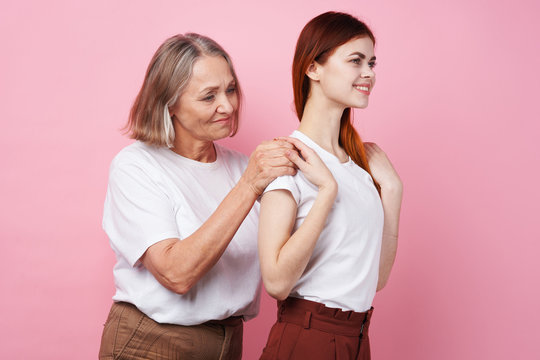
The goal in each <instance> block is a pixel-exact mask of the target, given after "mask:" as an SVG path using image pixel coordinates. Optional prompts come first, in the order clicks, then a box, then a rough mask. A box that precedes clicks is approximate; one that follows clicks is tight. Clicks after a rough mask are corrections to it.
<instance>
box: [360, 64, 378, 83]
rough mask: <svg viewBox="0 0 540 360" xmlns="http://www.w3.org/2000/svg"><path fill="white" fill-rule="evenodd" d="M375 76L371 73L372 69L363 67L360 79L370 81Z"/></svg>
mask: <svg viewBox="0 0 540 360" xmlns="http://www.w3.org/2000/svg"><path fill="white" fill-rule="evenodd" d="M374 76H375V71H373V68H371V67H370V66H369V65H367V64H366V65H365V66H364V67H363V68H362V77H363V78H365V79H371V78H373V77H374Z"/></svg>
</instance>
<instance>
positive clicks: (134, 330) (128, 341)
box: [115, 315, 144, 359]
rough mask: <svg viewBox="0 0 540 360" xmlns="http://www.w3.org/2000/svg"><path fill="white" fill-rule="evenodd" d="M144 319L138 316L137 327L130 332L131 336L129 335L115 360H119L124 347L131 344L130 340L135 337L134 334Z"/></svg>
mask: <svg viewBox="0 0 540 360" xmlns="http://www.w3.org/2000/svg"><path fill="white" fill-rule="evenodd" d="M143 319H144V315H141V316H139V321H137V325H136V326H135V328H134V329H133V331H132V332H131V335H129V337H128V339H127V341H126V343H125V344H124V346H123V347H122V350H120V352H119V353H118V356H115V358H116V359H119V358H120V356H122V354H123V353H124V351H125V350H126V347H127V346H128V344H129V343H130V342H131V340H132V339H133V337H134V336H135V333H136V332H137V331H138V330H139V328H140V327H141V323H142V321H143Z"/></svg>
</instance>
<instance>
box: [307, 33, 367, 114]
mask: <svg viewBox="0 0 540 360" xmlns="http://www.w3.org/2000/svg"><path fill="white" fill-rule="evenodd" d="M314 66H315V67H316V73H317V74H316V80H318V82H319V84H320V88H321V90H322V92H323V93H324V95H325V96H326V97H327V98H328V99H329V100H331V101H332V102H335V103H336V104H339V105H342V106H343V107H353V108H361V109H363V108H365V107H367V106H368V103H369V95H370V93H371V91H372V89H373V86H374V85H375V72H374V71H373V67H374V66H375V55H374V48H373V41H372V40H371V39H370V38H369V37H368V36H363V37H360V38H356V39H353V40H350V41H348V42H346V43H345V44H343V45H341V46H339V47H337V48H336V49H335V51H334V53H333V54H332V55H330V56H329V57H328V59H327V60H326V62H324V64H322V65H321V64H318V63H315V64H314ZM308 75H309V74H308ZM310 77H312V76H310ZM312 79H313V77H312Z"/></svg>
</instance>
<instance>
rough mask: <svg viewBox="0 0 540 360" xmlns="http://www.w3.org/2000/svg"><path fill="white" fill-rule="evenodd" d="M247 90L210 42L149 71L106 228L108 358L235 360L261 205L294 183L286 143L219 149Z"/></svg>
mask: <svg viewBox="0 0 540 360" xmlns="http://www.w3.org/2000/svg"><path fill="white" fill-rule="evenodd" d="M240 99H241V94H240V87H239V83H238V79H237V77H236V74H235V71H234V68H233V66H232V63H231V60H230V58H229V56H228V54H227V53H226V52H225V51H224V50H223V49H222V48H221V47H220V46H219V45H218V44H217V43H215V42H214V41H213V40H211V39H209V38H207V37H204V36H201V35H197V34H186V35H177V36H174V37H172V38H170V39H168V40H166V41H165V42H164V43H163V44H162V45H161V46H160V47H159V49H158V50H157V52H156V53H155V55H154V57H153V58H152V60H151V62H150V65H149V67H148V70H147V73H146V77H145V79H144V83H143V85H142V88H141V90H140V92H139V94H138V96H137V98H136V100H135V103H134V105H133V107H132V109H131V113H130V118H129V123H128V125H127V128H128V131H129V133H130V135H131V137H132V138H134V139H136V140H137V141H136V142H135V143H133V144H132V145H129V146H127V147H126V148H124V149H123V150H122V151H120V153H119V154H118V155H117V156H116V157H115V158H114V160H113V162H112V164H111V168H110V177H109V186H108V190H107V197H106V200H105V209H104V215H103V227H104V229H105V231H106V233H107V234H108V236H109V238H110V244H111V247H112V248H113V250H114V252H115V253H116V257H117V263H116V265H115V267H114V280H115V285H116V294H115V295H114V297H113V300H114V303H113V305H112V308H111V311H110V314H109V317H108V319H107V322H106V324H105V328H104V331H103V336H102V342H101V349H100V353H99V356H100V358H101V359H113V358H114V359H128V358H129V359H172V358H181V359H184V358H189V359H191V358H196V359H239V358H240V357H241V354H242V329H243V323H242V320H244V319H249V318H252V317H254V316H255V315H256V314H257V311H258V299H259V293H260V290H259V289H260V286H259V285H260V271H259V264H258V261H257V241H256V239H257V226H258V225H257V224H258V213H257V208H253V205H254V203H255V201H256V199H257V198H258V197H259V196H260V195H261V193H262V191H263V190H264V188H265V187H266V185H268V184H269V183H270V182H271V181H272V180H273V179H274V178H276V177H278V176H282V175H292V174H294V173H295V172H296V170H295V167H294V165H293V163H292V162H291V161H290V160H289V159H288V157H287V156H290V155H291V154H292V153H291V151H292V152H293V153H294V150H292V149H293V146H292V145H291V144H290V143H288V142H287V141H285V140H278V141H271V142H264V143H262V144H261V145H259V146H258V147H257V149H256V150H255V151H254V153H253V154H252V155H251V157H250V158H249V160H248V159H247V157H246V156H244V155H242V154H240V153H237V152H235V151H232V150H230V149H227V148H225V147H222V146H220V145H218V144H216V143H215V141H216V140H218V139H222V138H225V137H227V136H232V135H234V134H235V133H236V131H237V127H238V109H239V107H240Z"/></svg>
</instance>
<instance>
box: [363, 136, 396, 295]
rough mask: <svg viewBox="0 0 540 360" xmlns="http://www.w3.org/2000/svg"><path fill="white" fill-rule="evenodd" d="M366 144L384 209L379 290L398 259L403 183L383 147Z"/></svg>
mask: <svg viewBox="0 0 540 360" xmlns="http://www.w3.org/2000/svg"><path fill="white" fill-rule="evenodd" d="M365 146H366V155H367V157H368V160H369V166H370V168H371V172H372V173H373V177H374V178H375V180H377V182H378V183H379V185H380V186H381V199H382V205H383V210H384V227H383V235H382V247H381V259H380V264H379V281H378V283H377V291H379V290H382V289H383V288H384V287H385V286H386V283H387V282H388V278H389V277H390V272H391V270H392V267H393V265H394V260H395V259H396V252H397V244H398V234H399V214H400V211H401V199H402V196H403V184H402V182H401V179H400V178H399V175H398V174H397V172H396V171H395V169H394V167H393V166H392V163H391V162H390V160H389V159H388V157H387V156H386V154H385V153H384V152H383V151H382V150H381V148H379V147H378V146H377V145H376V144H374V143H365Z"/></svg>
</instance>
